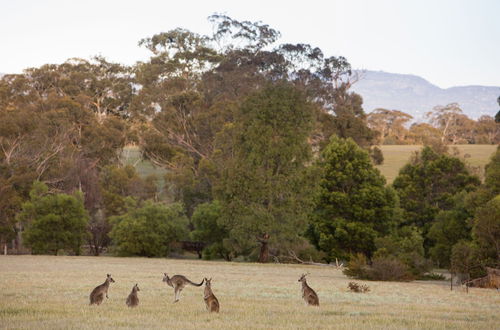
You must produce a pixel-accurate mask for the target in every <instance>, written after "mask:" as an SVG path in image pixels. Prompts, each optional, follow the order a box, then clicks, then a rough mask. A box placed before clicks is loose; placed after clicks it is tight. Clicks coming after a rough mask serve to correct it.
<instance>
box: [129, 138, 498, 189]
mask: <svg viewBox="0 0 500 330" xmlns="http://www.w3.org/2000/svg"><path fill="white" fill-rule="evenodd" d="M454 147H457V149H458V150H459V151H460V154H461V155H462V156H465V158H464V159H465V160H466V162H467V163H468V164H469V165H471V166H474V167H481V168H483V167H484V165H486V164H487V163H488V162H489V161H490V157H491V156H492V155H493V153H494V152H495V150H496V146H495V145H487V144H481V145H474V144H464V145H457V146H454ZM380 148H381V149H382V152H383V153H384V163H383V164H382V165H379V166H377V168H378V169H379V170H380V172H382V174H383V175H384V176H385V177H386V179H387V182H388V183H392V181H394V178H396V176H397V175H398V173H399V170H400V169H401V168H402V167H403V166H404V165H405V164H406V163H407V162H408V160H409V159H410V157H411V155H412V154H413V153H414V152H415V151H418V150H420V149H421V148H422V146H417V145H383V146H381V147H380ZM122 159H123V162H124V164H130V165H133V166H135V167H136V168H137V171H138V172H139V174H140V175H141V176H143V177H145V176H147V175H150V174H154V175H156V176H157V178H158V180H159V181H158V184H159V187H160V189H162V188H163V185H164V182H165V180H164V175H165V173H166V171H165V170H164V169H161V168H158V167H155V166H153V165H152V164H151V163H150V162H148V161H144V160H141V158H140V152H139V149H138V147H133V146H130V147H127V148H125V150H124V152H123V158H122ZM478 174H479V175H482V173H481V172H480V173H478Z"/></svg>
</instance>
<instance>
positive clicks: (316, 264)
mask: <svg viewBox="0 0 500 330" xmlns="http://www.w3.org/2000/svg"><path fill="white" fill-rule="evenodd" d="M288 254H289V255H290V256H288V257H286V258H289V259H292V260H295V261H297V262H298V263H299V264H303V265H313V266H330V267H335V268H337V269H340V268H343V267H344V264H343V263H340V264H339V261H338V259H337V258H335V264H334V265H333V264H324V263H321V262H314V261H312V259H310V261H304V260H302V259H300V258H299V257H298V256H297V254H296V253H295V251H292V250H288Z"/></svg>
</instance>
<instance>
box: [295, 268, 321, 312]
mask: <svg viewBox="0 0 500 330" xmlns="http://www.w3.org/2000/svg"><path fill="white" fill-rule="evenodd" d="M307 275H309V273H307V274H302V276H301V277H300V278H299V282H302V298H303V299H304V300H305V302H306V304H307V305H310V306H319V298H318V295H317V294H316V292H314V290H313V289H312V288H311V287H310V286H309V285H307V282H306V276H307Z"/></svg>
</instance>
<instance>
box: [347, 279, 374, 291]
mask: <svg viewBox="0 0 500 330" xmlns="http://www.w3.org/2000/svg"><path fill="white" fill-rule="evenodd" d="M347 287H348V288H349V290H351V291H352V292H359V293H365V292H368V291H370V288H369V287H368V285H364V284H359V283H356V282H349V284H348V285H347Z"/></svg>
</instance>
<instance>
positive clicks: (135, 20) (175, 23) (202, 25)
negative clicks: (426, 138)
mask: <svg viewBox="0 0 500 330" xmlns="http://www.w3.org/2000/svg"><path fill="white" fill-rule="evenodd" d="M215 12H217V13H224V14H226V15H229V16H231V17H233V18H235V19H238V20H250V21H263V22H264V23H266V24H269V25H270V26H271V27H274V28H275V29H277V30H279V31H280V32H281V34H282V39H281V42H291V43H308V44H311V45H313V46H318V47H320V48H321V49H322V50H323V52H324V53H325V54H326V55H327V56H330V55H337V56H338V55H342V56H345V57H346V58H347V60H348V61H349V62H350V63H351V64H352V66H353V68H355V69H367V70H383V71H387V72H393V73H409V74H415V75H419V76H421V77H423V78H425V79H427V80H428V81H430V82H431V83H433V84H436V85H438V86H439V87H442V88H446V87H450V86H463V85H487V86H500V1H498V0H412V1H410V0H354V1H353V0H330V1H318V0H308V1H292V0H289V1H273V0H266V1H262V0H251V1H237V0H232V1H230V0H227V1H226V0H206V1H203V0H201V1H192V0H176V1H168V0H163V1H153V0H140V1H137V0H136V1H130V0H109V1H106V0H86V1H73V0H0V31H1V32H0V50H1V51H0V73H19V72H22V70H23V69H24V68H27V67H34V66H40V65H42V64H46V63H62V62H64V61H65V60H66V59H68V58H71V57H82V58H90V57H91V56H93V55H98V54H100V55H103V56H105V57H106V58H107V59H108V60H110V61H114V62H120V63H125V64H133V63H135V62H136V61H139V60H146V59H147V57H148V52H147V51H146V50H145V49H143V48H141V47H139V46H138V45H137V43H138V41H139V40H140V39H141V38H145V37H150V36H152V35H154V34H156V33H159V32H164V31H168V30H171V29H174V28H177V27H182V28H186V29H188V30H191V31H193V32H197V33H201V34H209V33H210V32H211V26H210V24H209V23H208V21H207V19H206V18H207V17H208V16H209V15H211V14H212V13H215Z"/></svg>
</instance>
